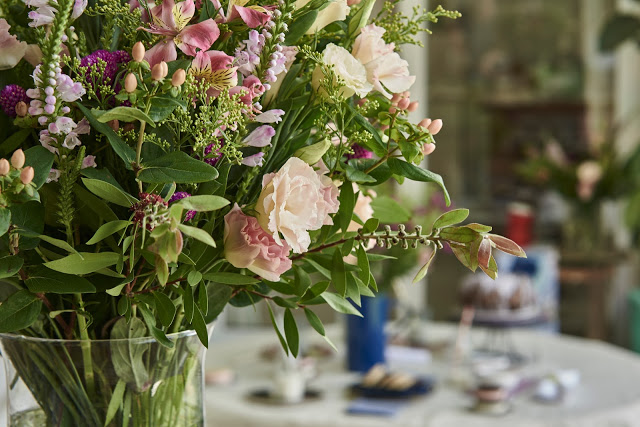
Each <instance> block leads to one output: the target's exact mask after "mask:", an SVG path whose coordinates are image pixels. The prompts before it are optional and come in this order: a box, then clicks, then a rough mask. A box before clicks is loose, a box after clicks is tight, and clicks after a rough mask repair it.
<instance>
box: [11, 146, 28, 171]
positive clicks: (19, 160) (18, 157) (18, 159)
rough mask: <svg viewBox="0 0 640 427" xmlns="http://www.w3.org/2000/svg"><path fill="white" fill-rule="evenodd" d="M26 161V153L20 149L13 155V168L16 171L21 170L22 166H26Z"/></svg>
mask: <svg viewBox="0 0 640 427" xmlns="http://www.w3.org/2000/svg"><path fill="white" fill-rule="evenodd" d="M24 161H25V158H24V151H22V150H21V149H20V148H18V149H17V150H16V151H15V152H14V153H13V156H11V166H13V167H14V168H16V169H20V168H21V167H22V166H24Z"/></svg>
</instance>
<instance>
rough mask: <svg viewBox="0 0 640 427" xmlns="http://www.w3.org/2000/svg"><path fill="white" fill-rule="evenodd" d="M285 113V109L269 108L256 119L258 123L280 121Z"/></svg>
mask: <svg viewBox="0 0 640 427" xmlns="http://www.w3.org/2000/svg"><path fill="white" fill-rule="evenodd" d="M283 115H284V111H283V110H269V111H265V112H264V113H262V114H259V115H257V116H256V117H255V118H254V120H255V121H256V122H258V123H280V122H281V121H282V116H283Z"/></svg>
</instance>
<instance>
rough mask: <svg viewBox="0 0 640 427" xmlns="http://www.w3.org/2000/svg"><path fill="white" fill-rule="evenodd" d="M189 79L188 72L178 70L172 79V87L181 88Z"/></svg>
mask: <svg viewBox="0 0 640 427" xmlns="http://www.w3.org/2000/svg"><path fill="white" fill-rule="evenodd" d="M186 78H187V72H186V71H184V70H183V69H182V68H180V69H178V70H177V71H176V72H175V73H173V76H172V77H171V85H172V86H174V87H180V86H182V84H183V83H184V81H185V80H186Z"/></svg>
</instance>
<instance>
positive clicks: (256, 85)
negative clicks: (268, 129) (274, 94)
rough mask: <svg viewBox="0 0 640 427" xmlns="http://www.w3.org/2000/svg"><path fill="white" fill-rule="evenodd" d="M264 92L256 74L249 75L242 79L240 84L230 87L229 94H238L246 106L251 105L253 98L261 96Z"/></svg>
mask: <svg viewBox="0 0 640 427" xmlns="http://www.w3.org/2000/svg"><path fill="white" fill-rule="evenodd" d="M264 92H265V87H264V85H263V84H262V82H261V81H260V79H259V78H257V77H256V76H249V77H246V78H245V79H244V80H243V81H242V86H236V87H233V88H231V90H230V91H229V94H230V95H235V94H240V100H241V101H242V102H244V103H245V104H246V105H247V106H248V107H251V106H252V105H253V100H254V99H255V98H257V97H259V96H261V95H262V94H263V93H264ZM257 110H259V109H257ZM258 112H259V111H258Z"/></svg>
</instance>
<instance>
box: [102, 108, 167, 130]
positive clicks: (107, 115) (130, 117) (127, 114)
mask: <svg viewBox="0 0 640 427" xmlns="http://www.w3.org/2000/svg"><path fill="white" fill-rule="evenodd" d="M91 112H92V113H93V115H94V116H95V117H96V118H97V119H98V121H99V122H100V123H107V122H110V121H111V120H120V121H122V122H133V121H136V120H137V121H139V122H147V124H148V125H149V126H151V127H156V123H155V122H154V121H153V119H152V118H151V117H149V116H148V115H147V114H145V113H144V111H140V110H138V109H137V108H134V107H115V108H112V109H111V110H108V111H101V110H95V109H94V110H91Z"/></svg>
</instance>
